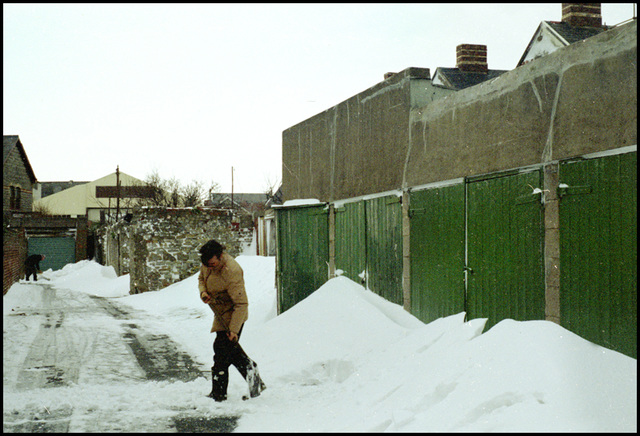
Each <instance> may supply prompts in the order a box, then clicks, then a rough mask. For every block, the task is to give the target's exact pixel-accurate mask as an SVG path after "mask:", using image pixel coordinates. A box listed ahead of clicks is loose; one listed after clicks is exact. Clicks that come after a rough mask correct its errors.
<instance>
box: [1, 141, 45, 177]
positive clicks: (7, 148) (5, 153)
mask: <svg viewBox="0 0 640 436" xmlns="http://www.w3.org/2000/svg"><path fill="white" fill-rule="evenodd" d="M15 148H17V149H18V152H19V153H20V157H21V158H22V161H23V162H24V167H25V169H26V170H27V173H28V174H29V178H30V179H31V183H35V182H37V181H38V179H36V175H35V173H34V172H33V168H32V167H31V164H30V163H29V158H28V157H27V152H26V151H24V146H23V145H22V142H20V137H19V136H18V135H3V136H2V168H3V169H4V165H5V164H6V163H7V159H8V158H9V155H10V154H11V152H12V151H13V150H14V149H15Z"/></svg>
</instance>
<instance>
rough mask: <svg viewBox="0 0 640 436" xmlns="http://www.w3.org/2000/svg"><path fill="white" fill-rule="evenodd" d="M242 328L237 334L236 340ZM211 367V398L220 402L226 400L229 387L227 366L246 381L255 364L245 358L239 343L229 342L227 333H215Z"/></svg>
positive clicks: (245, 354)
mask: <svg viewBox="0 0 640 436" xmlns="http://www.w3.org/2000/svg"><path fill="white" fill-rule="evenodd" d="M241 333H242V328H240V332H238V340H240V334H241ZM213 353H214V354H213V367H211V374H212V390H211V394H210V395H211V396H212V397H213V398H214V399H215V400H217V401H222V400H224V399H226V398H227V386H228V385H229V366H231V365H233V366H235V367H236V369H237V370H238V371H239V372H240V374H241V375H242V377H243V378H244V379H245V380H246V379H247V374H249V371H252V370H255V369H256V368H257V365H256V363H255V362H254V361H253V360H251V359H250V358H249V356H247V353H245V352H244V350H243V349H242V347H241V346H240V343H239V342H231V341H230V340H229V338H228V337H227V332H216V339H215V340H214V341H213Z"/></svg>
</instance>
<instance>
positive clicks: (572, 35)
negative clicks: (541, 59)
mask: <svg viewBox="0 0 640 436" xmlns="http://www.w3.org/2000/svg"><path fill="white" fill-rule="evenodd" d="M610 28H611V27H608V26H602V27H587V26H572V25H570V24H568V23H566V22H564V21H541V22H540V24H539V25H538V28H537V29H536V31H535V32H534V33H533V36H532V37H531V41H529V44H528V45H527V48H526V49H525V50H524V53H523V54H522V57H521V58H520V60H519V61H518V64H517V66H520V65H523V64H524V63H525V59H526V58H527V55H528V54H529V52H530V51H531V48H532V47H533V46H534V45H535V44H536V43H537V39H538V37H539V35H541V34H542V32H543V31H544V30H545V29H546V30H547V33H548V34H549V35H551V36H552V37H553V38H554V39H555V40H556V41H557V42H558V44H557V45H558V46H565V47H566V46H568V45H570V44H573V43H574V42H578V41H583V40H585V39H587V38H591V37H592V36H596V35H598V34H600V33H602V32H604V31H606V30H609V29H610ZM536 57H537V56H536Z"/></svg>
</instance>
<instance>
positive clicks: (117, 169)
mask: <svg viewBox="0 0 640 436" xmlns="http://www.w3.org/2000/svg"><path fill="white" fill-rule="evenodd" d="M119 218H120V165H118V166H117V167H116V222H117V221H118V219H119Z"/></svg>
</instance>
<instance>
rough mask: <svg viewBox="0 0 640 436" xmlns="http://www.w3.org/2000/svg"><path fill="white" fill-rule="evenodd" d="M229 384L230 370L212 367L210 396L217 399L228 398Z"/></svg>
mask: <svg viewBox="0 0 640 436" xmlns="http://www.w3.org/2000/svg"><path fill="white" fill-rule="evenodd" d="M228 385H229V372H228V371H227V370H225V369H218V368H216V367H215V366H212V367H211V393H210V394H209V397H211V398H213V399H214V400H215V401H218V402H219V401H224V400H226V399H227V386H228Z"/></svg>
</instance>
